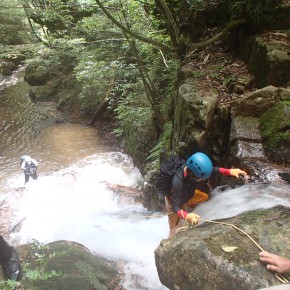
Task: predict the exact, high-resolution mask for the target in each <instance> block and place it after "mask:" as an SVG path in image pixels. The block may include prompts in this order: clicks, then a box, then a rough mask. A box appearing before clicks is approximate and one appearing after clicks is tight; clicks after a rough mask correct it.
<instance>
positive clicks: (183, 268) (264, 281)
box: [155, 206, 290, 290]
mask: <svg viewBox="0 0 290 290" xmlns="http://www.w3.org/2000/svg"><path fill="white" fill-rule="evenodd" d="M218 222H222V223H226V224H221V223H217V224H215V223H210V222H205V223H203V224H202V225H200V226H198V227H195V228H193V229H184V230H183V229H182V231H180V232H179V233H178V234H177V235H176V236H175V237H173V238H172V239H170V240H163V241H162V242H161V243H160V245H159V247H158V248H157V249H156V250H155V261H156V266H157V270H158V274H159V278H160V281H161V282H162V284H164V285H165V286H166V287H168V288H169V289H174V290H182V289H184V290H189V289H194V290H209V289H222V290H233V289H235V290H256V289H259V288H263V287H268V286H272V285H276V284H280V283H281V282H280V281H279V280H278V279H277V277H275V275H274V274H273V273H271V272H269V271H267V269H266V267H265V265H263V264H261V263H260V262H259V258H258V257H259V256H258V253H259V252H260V251H261V249H260V248H259V247H261V248H262V249H264V250H269V251H273V252H276V253H278V254H281V255H282V254H283V255H285V256H287V257H290V247H289V245H290V228H289V223H290V208H285V207H282V206H278V207H274V208H272V209H267V210H256V211H250V212H246V213H244V214H241V215H239V216H236V217H233V218H229V219H224V220H219V221H218ZM228 224H232V225H235V226H236V227H238V228H239V229H240V230H242V231H244V233H243V232H241V231H239V230H238V229H236V228H235V227H233V226H231V225H228ZM246 234H248V235H249V236H247V235H246ZM251 238H252V239H253V240H254V241H255V242H253V241H252V240H251ZM230 247H237V248H236V249H235V250H233V251H229V252H227V251H228V250H229V249H230V250H231V248H230Z"/></svg>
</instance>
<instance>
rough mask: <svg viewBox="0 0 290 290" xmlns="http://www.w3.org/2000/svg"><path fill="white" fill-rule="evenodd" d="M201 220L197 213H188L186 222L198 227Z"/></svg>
mask: <svg viewBox="0 0 290 290" xmlns="http://www.w3.org/2000/svg"><path fill="white" fill-rule="evenodd" d="M199 219H200V216H199V215H197V214H195V213H188V214H187V216H186V219H185V220H186V221H187V222H189V223H191V224H192V225H197V224H198V220H199Z"/></svg>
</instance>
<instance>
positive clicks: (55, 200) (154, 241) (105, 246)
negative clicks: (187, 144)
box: [6, 152, 290, 290]
mask: <svg viewBox="0 0 290 290" xmlns="http://www.w3.org/2000/svg"><path fill="white" fill-rule="evenodd" d="M39 171H40V173H39V179H38V180H37V181H34V180H31V181H29V183H28V184H27V185H26V187H25V189H23V190H15V189H17V188H18V187H19V185H20V186H21V185H22V184H23V179H24V177H23V175H22V174H21V173H19V174H15V175H14V176H12V177H11V178H10V179H9V180H8V182H7V183H8V185H7V186H9V187H10V188H11V192H14V193H13V194H8V196H6V198H7V199H8V200H9V201H10V203H11V207H12V208H13V210H14V212H15V213H16V215H17V218H16V220H15V223H17V222H19V221H21V220H23V222H22V227H21V229H20V231H19V232H17V233H14V234H12V236H11V237H12V238H13V235H14V238H15V237H18V238H20V239H21V243H27V242H30V241H32V240H33V239H36V240H38V241H39V242H41V243H48V242H52V241H56V240H62V239H65V240H71V241H76V242H79V243H82V244H83V245H85V246H86V247H88V248H89V249H90V250H91V251H92V252H94V253H98V254H101V255H103V256H104V257H106V258H108V259H111V260H114V261H118V260H120V261H125V265H124V271H125V280H124V282H123V287H124V288H125V289H128V290H137V289H138V290H139V289H146V290H151V289H152V290H159V289H160V290H162V289H167V288H166V287H164V286H162V285H161V283H160V281H159V278H158V274H157V270H156V266H155V260H154V250H155V249H156V248H157V247H158V245H159V243H160V241H161V240H162V239H164V238H166V237H167V235H168V224H167V216H166V215H164V214H160V213H159V214H156V217H154V214H153V215H152V214H151V213H150V212H148V211H147V210H146V209H145V208H144V207H143V206H142V205H141V204H138V203H136V202H134V200H133V199H132V200H131V201H130V200H129V202H128V200H126V202H122V199H121V198H120V196H118V195H117V194H116V192H114V191H112V185H114V184H117V185H122V186H128V187H129V188H136V187H138V186H140V185H141V184H142V183H143V178H142V176H141V174H140V172H139V171H138V170H137V169H136V168H135V167H134V166H133V164H132V161H131V159H130V158H128V156H127V155H124V154H122V153H119V152H107V153H99V154H94V155H91V156H89V157H86V158H83V159H81V160H80V161H79V162H77V163H76V164H75V165H73V166H69V167H67V168H65V169H61V170H59V171H57V172H55V173H50V174H46V175H42V174H41V166H40V170H39ZM108 184H109V185H110V186H109V187H108V186H107V185H108ZM13 189H14V190H13ZM275 205H284V206H289V207H290V187H289V185H281V184H280V185H269V184H262V183H261V184H248V185H244V186H242V187H239V188H236V189H226V190H224V188H216V189H215V190H214V192H213V194H212V197H211V199H210V200H209V201H208V202H206V203H204V204H201V205H199V206H198V207H196V208H195V210H194V212H196V213H198V214H199V215H201V217H202V218H203V219H211V220H212V219H219V218H225V217H231V216H235V215H237V214H239V213H242V212H244V211H247V210H253V209H258V208H269V207H272V206H275ZM148 215H150V217H148Z"/></svg>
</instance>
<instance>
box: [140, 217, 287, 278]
mask: <svg viewBox="0 0 290 290" xmlns="http://www.w3.org/2000/svg"><path fill="white" fill-rule="evenodd" d="M173 213H174V212H170V213H168V215H170V214H173ZM160 216H164V215H150V216H144V217H145V218H151V217H152V218H153V217H160ZM199 220H200V221H203V222H206V223H212V224H221V225H226V226H230V227H233V228H235V229H236V230H238V231H240V232H241V233H243V234H244V235H246V236H247V237H248V238H249V239H250V240H251V241H252V242H253V243H254V244H255V245H256V246H257V247H258V248H259V249H260V250H261V251H264V249H263V248H262V247H261V246H260V245H259V244H258V243H257V242H256V241H255V240H254V239H253V238H252V237H251V236H250V235H249V234H247V233H246V232H245V231H243V230H241V229H240V228H238V227H237V226H235V225H234V224H229V223H225V222H217V221H212V220H204V219H199ZM189 227H190V225H189V226H186V227H180V228H178V229H177V230H176V231H175V233H176V234H177V233H178V232H179V231H180V230H183V229H188V228H189ZM275 276H276V278H277V279H278V280H279V281H280V282H282V283H288V282H290V278H287V277H286V276H284V275H283V274H277V273H276V274H275Z"/></svg>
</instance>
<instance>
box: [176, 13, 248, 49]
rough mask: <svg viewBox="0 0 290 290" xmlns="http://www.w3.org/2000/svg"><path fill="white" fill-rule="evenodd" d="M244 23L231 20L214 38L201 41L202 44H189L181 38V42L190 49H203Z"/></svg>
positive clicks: (243, 21)
mask: <svg viewBox="0 0 290 290" xmlns="http://www.w3.org/2000/svg"><path fill="white" fill-rule="evenodd" d="M245 23H246V20H245V19H237V20H233V21H231V22H230V23H229V24H228V25H227V26H226V27H225V28H224V29H223V30H222V31H221V32H220V33H218V34H216V35H215V36H214V37H212V38H210V39H208V40H205V41H202V42H198V43H194V42H190V41H188V39H186V38H185V37H181V40H182V41H183V42H184V43H185V44H186V45H188V46H189V47H190V48H192V49H194V48H204V47H206V46H208V45H210V44H213V43H215V42H216V41H218V40H220V39H221V38H223V37H224V36H226V34H228V33H229V32H230V31H231V30H233V29H234V28H236V27H238V26H241V25H243V24H245Z"/></svg>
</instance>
